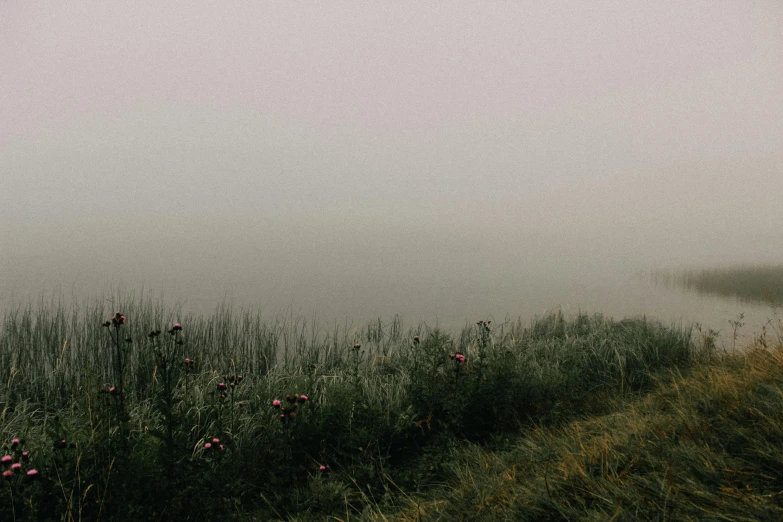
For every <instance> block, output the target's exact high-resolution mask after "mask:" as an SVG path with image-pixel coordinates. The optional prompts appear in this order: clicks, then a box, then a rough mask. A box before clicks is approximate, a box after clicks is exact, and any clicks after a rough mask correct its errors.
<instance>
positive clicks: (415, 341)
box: [413, 335, 421, 344]
mask: <svg viewBox="0 0 783 522" xmlns="http://www.w3.org/2000/svg"><path fill="white" fill-rule="evenodd" d="M420 341H421V340H420V339H419V336H418V335H414V336H413V344H419V342H420Z"/></svg>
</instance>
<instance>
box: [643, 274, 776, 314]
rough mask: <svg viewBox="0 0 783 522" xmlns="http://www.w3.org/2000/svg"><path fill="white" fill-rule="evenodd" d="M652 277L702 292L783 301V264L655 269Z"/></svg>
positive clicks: (658, 281)
mask: <svg viewBox="0 0 783 522" xmlns="http://www.w3.org/2000/svg"><path fill="white" fill-rule="evenodd" d="M652 277H653V280H654V281H655V282H657V283H659V284H664V285H667V286H676V287H680V288H686V289H688V290H694V291H696V292H701V293H705V294H715V295H721V296H727V297H737V298H739V299H743V300H746V301H750V302H757V303H769V304H772V305H780V304H783V265H752V266H742V265H741V266H732V267H726V268H702V269H695V268H688V269H682V270H658V271H655V272H653V274H652Z"/></svg>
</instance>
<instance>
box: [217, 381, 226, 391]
mask: <svg viewBox="0 0 783 522" xmlns="http://www.w3.org/2000/svg"><path fill="white" fill-rule="evenodd" d="M217 389H218V390H220V391H223V390H225V389H226V383H224V382H219V383H218V385H217Z"/></svg>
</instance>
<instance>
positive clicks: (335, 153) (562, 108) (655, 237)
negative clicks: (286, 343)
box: [0, 0, 783, 326]
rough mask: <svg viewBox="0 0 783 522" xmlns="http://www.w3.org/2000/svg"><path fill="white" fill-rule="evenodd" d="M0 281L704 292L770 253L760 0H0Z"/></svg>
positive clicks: (216, 295) (619, 300)
mask: <svg viewBox="0 0 783 522" xmlns="http://www.w3.org/2000/svg"><path fill="white" fill-rule="evenodd" d="M0 28H1V29H0V48H1V49H3V52H2V53H0V93H2V95H0V175H2V181H0V249H1V250H0V292H2V294H1V295H2V296H3V297H2V300H3V303H4V304H8V303H9V302H11V301H14V302H16V301H20V300H24V299H27V298H33V299H34V298H36V297H37V296H40V295H41V294H42V293H46V292H62V293H64V294H66V295H74V296H87V295H102V294H104V293H106V292H111V291H112V289H113V288H117V287H124V288H126V289H131V290H140V289H142V288H143V289H146V290H149V291H153V292H159V293H161V294H165V295H166V296H167V297H168V298H170V299H172V300H173V301H177V302H186V303H188V306H190V307H192V309H193V310H195V311H198V312H204V313H206V312H208V311H209V310H211V309H212V308H214V306H215V305H216V304H218V303H219V302H220V301H221V300H228V301H231V302H233V303H235V304H237V305H238V306H242V307H245V306H258V307H261V308H263V309H264V310H267V311H269V313H271V314H275V313H278V312H279V311H280V310H281V309H284V308H286V307H288V309H292V310H296V311H300V312H302V313H304V314H315V315H317V316H318V317H322V318H325V319H328V320H332V319H338V320H339V319H343V318H350V319H352V320H357V321H363V320H366V319H368V318H371V317H376V316H383V317H388V316H390V315H392V314H395V313H399V314H402V315H403V316H404V317H405V318H406V319H410V320H414V321H415V320H426V321H435V320H437V321H440V322H442V323H443V324H446V325H449V326H454V325H458V324H461V323H463V322H465V321H467V320H473V319H478V318H482V317H484V316H494V317H504V316H505V315H506V314H508V315H510V316H512V317H518V316H522V317H528V316H530V315H531V314H535V313H541V312H543V311H544V310H545V309H547V308H552V307H564V308H566V309H569V310H573V309H578V310H585V311H590V312H592V311H603V312H606V313H610V314H613V315H620V316H621V315H625V314H637V313H649V314H651V315H655V316H660V317H662V318H665V319H671V320H677V319H678V318H680V319H683V320H686V321H688V320H705V318H714V320H715V321H718V322H719V321H724V318H723V317H719V318H715V317H717V316H715V314H716V313H722V314H724V315H726V314H734V313H735V312H736V311H737V309H736V307H734V305H730V304H726V303H725V302H724V301H720V300H717V299H716V298H709V299H708V298H703V299H701V298H700V299H697V298H695V297H688V296H685V295H681V294H674V293H668V294H667V293H665V292H663V291H662V290H656V289H654V288H649V287H645V286H644V285H641V284H640V283H639V274H640V273H643V271H644V270H648V269H650V268H656V267H671V266H685V265H689V266H715V265H723V264H729V263H771V262H780V260H781V259H783V241H781V239H783V237H782V236H783V212H782V211H781V197H782V196H781V195H783V167H782V166H783V89H781V87H780V86H781V85H783V5H781V4H780V3H779V2H777V1H756V2H739V1H734V2H728V1H712V0H711V1H703V2H701V1H691V2H679V1H676V2H675V1H660V2H647V1H638V2H636V1H632V2H615V1H611V2H610V1H600V2H599V1H595V2H557V1H555V2H533V1H530V2H526V1H516V2H499V1H497V2H455V3H441V2H402V1H395V2H280V3H278V2H238V1H231V2H196V3H194V2H176V1H175V2H165V3H162V2H138V1H134V2H70V1H61V2H4V3H2V4H0Z"/></svg>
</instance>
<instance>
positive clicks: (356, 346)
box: [353, 343, 362, 350]
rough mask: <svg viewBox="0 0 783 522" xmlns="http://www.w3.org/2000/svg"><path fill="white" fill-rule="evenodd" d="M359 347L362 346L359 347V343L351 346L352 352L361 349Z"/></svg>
mask: <svg viewBox="0 0 783 522" xmlns="http://www.w3.org/2000/svg"><path fill="white" fill-rule="evenodd" d="M361 347H362V345H361V344H359V343H356V344H354V345H353V349H354V350H358V349H359V348H361Z"/></svg>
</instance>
